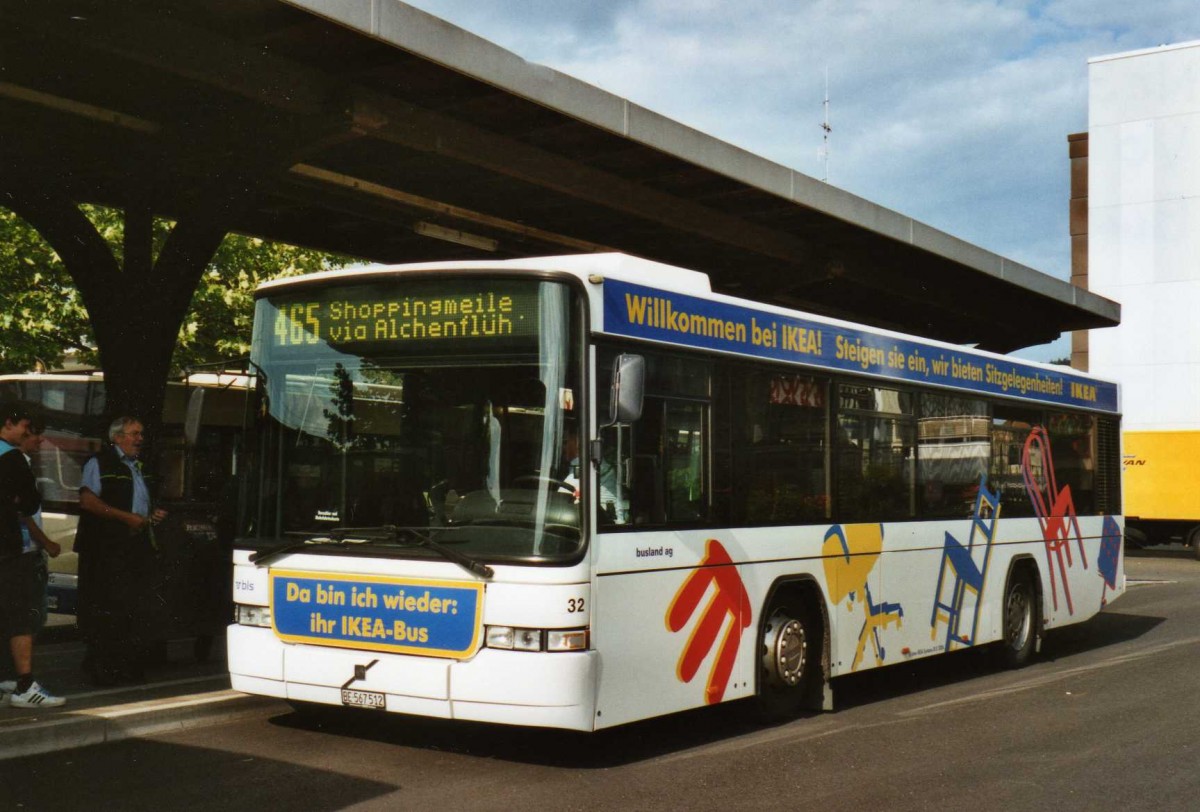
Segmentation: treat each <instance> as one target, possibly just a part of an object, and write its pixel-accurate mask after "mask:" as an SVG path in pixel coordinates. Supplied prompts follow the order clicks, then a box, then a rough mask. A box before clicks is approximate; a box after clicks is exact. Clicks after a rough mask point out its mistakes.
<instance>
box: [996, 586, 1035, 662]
mask: <svg viewBox="0 0 1200 812" xmlns="http://www.w3.org/2000/svg"><path fill="white" fill-rule="evenodd" d="M1001 633H1002V635H1003V636H1002V637H1001V639H1000V644H999V652H1000V662H1001V664H1002V665H1004V667H1006V668H1021V667H1023V666H1025V665H1027V664H1028V663H1029V661H1030V660H1031V659H1032V658H1033V650H1034V647H1035V646H1036V644H1037V593H1036V592H1035V591H1034V588H1033V577H1032V575H1031V574H1030V570H1029V569H1028V568H1027V567H1018V568H1017V569H1014V570H1013V571H1012V573H1011V574H1010V575H1009V576H1008V583H1007V584H1005V586H1004V626H1003V628H1002V629H1001Z"/></svg>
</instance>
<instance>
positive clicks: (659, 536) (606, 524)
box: [592, 397, 749, 727]
mask: <svg viewBox="0 0 1200 812" xmlns="http://www.w3.org/2000/svg"><path fill="white" fill-rule="evenodd" d="M708 419H709V404H708V403H707V402H705V401H703V400H688V399H682V398H664V397H647V398H646V399H645V403H644V408H643V412H642V419H641V420H639V421H638V422H637V423H635V424H634V425H633V426H632V427H630V431H629V435H628V440H629V447H628V451H629V464H628V467H627V469H626V470H628V479H627V487H626V488H625V489H624V493H625V494H627V496H628V505H629V508H628V514H627V515H628V523H627V524H623V525H622V524H616V523H613V522H611V521H606V519H605V518H603V517H601V520H600V535H599V536H598V538H597V540H596V547H597V549H596V559H595V560H596V562H597V575H598V577H597V584H596V589H595V592H594V600H595V605H594V614H593V616H592V622H593V639H594V640H595V644H596V648H597V649H598V650H599V651H600V660H601V674H600V681H599V692H598V697H597V710H598V711H599V716H598V718H597V720H596V723H597V726H598V727H607V726H610V725H614V724H621V723H624V722H628V721H632V720H635V719H641V718H647V717H650V716H657V715H660V714H664V713H672V712H675V711H679V710H684V709H686V708H693V707H699V706H702V705H704V704H708V703H712V702H715V701H721V700H723V699H732V698H735V696H741V695H744V692H745V690H746V685H747V683H748V682H749V680H748V678H747V676H746V675H745V674H743V673H742V671H743V670H744V668H743V667H742V663H744V662H745V658H744V657H741V656H738V657H736V661H735V658H734V657H733V656H730V655H733V654H737V653H738V647H737V645H736V639H735V638H738V639H740V638H741V637H744V626H743V621H744V622H745V624H747V625H748V623H749V610H748V603H746V602H744V601H740V600H738V599H737V595H738V594H739V591H738V590H737V589H736V588H735V585H736V587H740V586H741V580H740V575H739V574H738V567H737V566H736V564H734V563H733V561H734V559H732V558H731V557H730V552H731V551H730V550H726V549H725V547H724V546H723V545H722V543H721V541H722V539H718V538H717V537H718V536H722V535H723V534H722V532H721V531H714V530H712V529H706V528H705V527H704V525H705V524H706V523H708V521H709V519H710V514H711V487H710V467H711V466H710V462H709V448H708V445H709V443H708V440H707V438H708ZM617 435H618V430H617V429H615V428H610V429H606V430H605V432H604V433H603V436H602V439H603V443H604V453H605V454H608V453H609V447H610V446H615V445H616V444H617ZM622 448H624V438H623V441H622ZM604 465H605V462H602V463H601V483H600V488H601V491H602V492H603V490H604V488H605V485H604V480H603V469H604ZM598 512H603V511H598ZM610 530H611V531H616V532H606V531H610ZM724 543H725V545H729V546H730V547H732V545H731V544H730V541H729V540H728V539H724ZM741 594H744V589H743V590H742V591H741ZM727 604H728V605H727ZM743 604H745V605H743ZM747 639H748V638H747ZM730 640H733V641H734V642H733V643H729V642H728V641H730ZM723 653H724V654H725V655H727V656H726V658H725V659H722V654H723Z"/></svg>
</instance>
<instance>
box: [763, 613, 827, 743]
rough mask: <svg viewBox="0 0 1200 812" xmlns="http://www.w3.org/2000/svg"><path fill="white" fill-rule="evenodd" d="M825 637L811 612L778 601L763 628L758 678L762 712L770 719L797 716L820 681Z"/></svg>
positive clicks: (764, 716)
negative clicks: (822, 639) (822, 646)
mask: <svg viewBox="0 0 1200 812" xmlns="http://www.w3.org/2000/svg"><path fill="white" fill-rule="evenodd" d="M820 641H821V637H820V635H819V633H818V630H817V624H816V622H815V620H814V618H813V613H812V612H811V611H806V609H805V607H804V606H803V605H801V604H799V603H797V602H788V601H780V600H776V601H774V602H772V604H771V608H770V609H769V610H768V611H767V621H766V622H765V623H764V624H763V630H762V641H761V646H762V656H761V659H760V671H759V679H758V710H759V715H760V716H762V717H763V718H764V719H766V720H768V721H778V720H782V719H788V718H791V717H793V716H795V715H796V714H797V713H799V711H800V710H801V708H803V707H805V706H806V705H807V704H809V702H808V701H807V700H808V698H809V696H810V695H811V693H812V691H813V690H814V685H816V684H817V683H819V680H820V669H821V642H820Z"/></svg>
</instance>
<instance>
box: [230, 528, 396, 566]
mask: <svg viewBox="0 0 1200 812" xmlns="http://www.w3.org/2000/svg"><path fill="white" fill-rule="evenodd" d="M367 533H373V534H376V535H371V536H367V535H359V534H367ZM380 534H382V535H380ZM289 535H292V534H289ZM302 535H304V536H305V537H304V539H300V540H299V541H289V542H286V543H283V545H280V546H278V547H272V548H271V549H264V551H260V552H258V553H252V554H251V557H250V563H251V564H253V565H256V566H263V565H264V564H265V563H266V561H270V560H272V559H276V558H278V557H280V555H286V554H287V553H290V552H292V551H295V549H300V548H301V547H312V546H314V545H317V546H320V545H334V546H342V545H368V543H373V542H376V541H386V540H389V539H394V537H395V533H392V528H391V525H383V527H377V528H332V529H330V531H329V533H328V534H324V535H314V534H311V533H304V534H302Z"/></svg>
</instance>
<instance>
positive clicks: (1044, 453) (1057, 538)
mask: <svg viewBox="0 0 1200 812" xmlns="http://www.w3.org/2000/svg"><path fill="white" fill-rule="evenodd" d="M1034 452H1037V454H1038V456H1039V457H1040V458H1041V468H1042V481H1040V482H1039V481H1038V477H1037V472H1036V471H1035V470H1034V461H1033V453H1034ZM1021 473H1022V475H1023V476H1024V479H1025V491H1026V492H1027V493H1028V494H1029V498H1030V499H1031V500H1032V501H1033V512H1034V513H1035V514H1036V515H1037V517H1038V522H1039V523H1040V524H1041V526H1042V539H1043V540H1044V541H1045V542H1046V564H1047V566H1048V567H1049V569H1050V597H1051V598H1052V599H1053V601H1054V608H1055V609H1057V608H1058V587H1057V586H1056V585H1055V583H1054V562H1055V559H1057V560H1058V575H1059V577H1060V578H1061V579H1062V586H1063V596H1064V597H1065V598H1066V599H1067V613H1068V614H1072V615H1073V614H1075V608H1074V606H1072V605H1071V585H1070V584H1069V583H1068V581H1067V567H1069V566H1071V563H1072V561H1071V531H1072V530H1073V531H1074V532H1075V540H1076V542H1078V544H1079V559H1080V561H1081V562H1082V563H1083V568H1084V569H1087V565H1088V563H1087V553H1086V552H1085V551H1084V549H1083V533H1082V532H1081V531H1080V529H1079V518H1078V517H1077V516H1076V515H1075V500H1074V499H1072V498H1071V486H1070V485H1064V486H1063V487H1062V490H1059V489H1058V482H1057V481H1056V480H1055V478H1054V460H1053V458H1052V457H1051V455H1050V435H1049V434H1047V433H1046V430H1045V429H1044V428H1042V427H1041V426H1035V427H1034V429H1033V431H1031V432H1030V433H1029V437H1028V439H1026V440H1025V449H1024V451H1023V452H1022V454H1021ZM1064 559H1065V561H1064Z"/></svg>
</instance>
